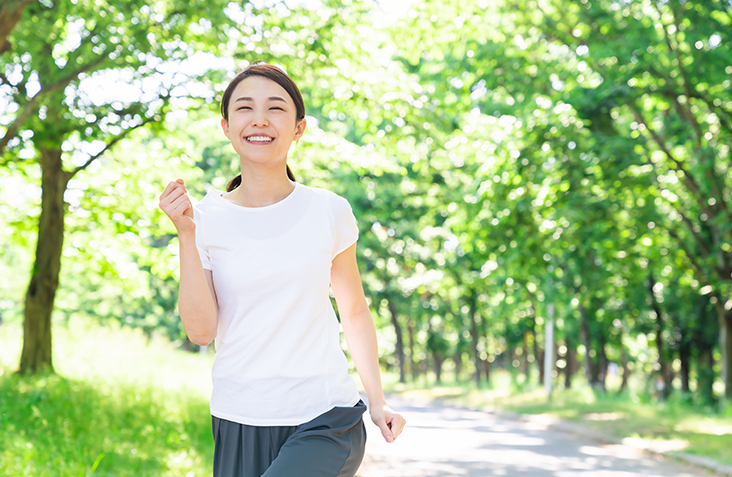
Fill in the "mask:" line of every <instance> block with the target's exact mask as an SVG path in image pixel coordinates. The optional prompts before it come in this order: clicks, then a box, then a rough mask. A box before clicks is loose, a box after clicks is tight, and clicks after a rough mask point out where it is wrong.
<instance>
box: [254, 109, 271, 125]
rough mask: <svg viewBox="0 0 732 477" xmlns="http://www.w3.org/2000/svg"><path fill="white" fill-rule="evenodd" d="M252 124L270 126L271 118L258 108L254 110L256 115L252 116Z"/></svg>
mask: <svg viewBox="0 0 732 477" xmlns="http://www.w3.org/2000/svg"><path fill="white" fill-rule="evenodd" d="M252 126H259V127H266V126H269V120H268V119H267V115H266V114H265V112H264V111H262V110H258V111H255V112H254V117H253V118H252Z"/></svg>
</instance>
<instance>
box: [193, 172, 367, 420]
mask: <svg viewBox="0 0 732 477" xmlns="http://www.w3.org/2000/svg"><path fill="white" fill-rule="evenodd" d="M223 193H224V192H222V191H220V190H216V189H212V190H210V191H209V192H208V194H206V197H205V198H204V199H203V200H202V201H201V202H199V203H198V204H197V205H196V206H195V207H194V208H193V210H194V220H195V222H196V244H197V246H198V249H199V254H200V256H201V262H202V263H203V268H206V269H209V270H211V271H212V273H213V282H214V288H215V290H216V296H217V299H218V305H219V309H218V317H219V323H218V331H217V334H216V344H215V345H216V358H215V360H214V365H213V370H212V378H213V392H212V395H211V414H212V415H214V416H216V417H219V418H221V419H226V420H229V421H234V422H238V423H241V424H247V425H252V426H296V425H300V424H303V423H305V422H308V421H310V420H312V419H313V418H315V417H317V416H319V415H321V414H323V413H324V412H327V411H329V410H330V409H332V408H333V407H335V406H354V405H355V404H356V403H357V402H358V400H359V395H358V391H357V389H356V385H355V383H354V381H353V379H352V378H351V377H350V376H349V375H348V362H347V360H346V357H345V355H344V354H343V350H342V349H341V347H340V340H339V333H340V329H339V325H338V321H337V319H336V316H335V312H334V310H333V306H332V305H331V302H330V297H329V285H330V268H331V264H332V260H333V258H335V256H336V255H338V254H339V253H341V252H342V251H343V250H345V249H346V248H348V247H350V246H351V245H353V243H355V242H356V240H357V239H358V227H357V224H356V219H355V217H354V216H353V212H352V211H351V206H350V205H349V203H348V201H347V200H346V199H344V198H342V197H340V196H338V195H336V194H334V193H332V192H329V191H326V190H324V189H318V188H314V187H308V186H305V185H302V184H300V183H295V189H294V190H293V192H291V193H290V195H288V196H287V197H286V198H285V199H283V200H281V201H279V202H277V203H275V204H272V205H269V206H265V207H255V208H250V207H241V206H238V205H235V204H233V203H232V202H230V201H228V200H227V199H224V198H223V197H221V195H222V194H223Z"/></svg>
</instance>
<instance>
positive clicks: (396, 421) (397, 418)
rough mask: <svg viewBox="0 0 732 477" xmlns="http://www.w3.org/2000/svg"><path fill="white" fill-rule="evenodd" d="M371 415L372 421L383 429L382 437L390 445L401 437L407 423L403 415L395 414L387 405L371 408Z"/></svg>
mask: <svg viewBox="0 0 732 477" xmlns="http://www.w3.org/2000/svg"><path fill="white" fill-rule="evenodd" d="M369 413H370V414H371V420H372V421H374V424H376V425H377V426H378V427H379V429H381V435H383V436H384V439H385V440H386V442H389V443H391V442H394V440H395V439H396V438H397V437H399V434H401V433H402V430H403V429H404V425H405V424H406V423H407V421H406V420H405V419H404V418H403V417H402V416H401V414H398V413H396V412H394V410H393V409H392V408H390V407H389V406H387V405H386V404H382V405H380V406H369Z"/></svg>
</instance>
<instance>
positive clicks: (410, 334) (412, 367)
mask: <svg viewBox="0 0 732 477" xmlns="http://www.w3.org/2000/svg"><path fill="white" fill-rule="evenodd" d="M407 338H409V371H410V372H411V374H412V382H415V381H417V377H418V376H419V371H418V370H417V362H416V361H415V359H414V320H411V319H410V320H407Z"/></svg>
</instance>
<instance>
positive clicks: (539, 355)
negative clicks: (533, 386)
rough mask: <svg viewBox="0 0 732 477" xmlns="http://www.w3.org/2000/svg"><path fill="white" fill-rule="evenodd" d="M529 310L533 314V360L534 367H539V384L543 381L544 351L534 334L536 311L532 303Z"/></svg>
mask: <svg viewBox="0 0 732 477" xmlns="http://www.w3.org/2000/svg"><path fill="white" fill-rule="evenodd" d="M531 310H532V313H533V315H534V317H533V320H532V321H531V334H532V336H533V337H534V344H533V350H534V361H535V362H536V367H537V368H538V369H539V385H542V384H543V383H544V352H543V350H540V349H539V337H538V336H536V313H535V311H534V310H536V308H534V306H533V305H532V306H531Z"/></svg>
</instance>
